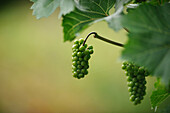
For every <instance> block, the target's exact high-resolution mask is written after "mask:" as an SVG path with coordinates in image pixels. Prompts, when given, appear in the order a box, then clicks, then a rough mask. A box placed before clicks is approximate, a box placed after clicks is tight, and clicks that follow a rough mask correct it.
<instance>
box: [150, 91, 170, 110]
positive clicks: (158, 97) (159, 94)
mask: <svg viewBox="0 0 170 113" xmlns="http://www.w3.org/2000/svg"><path fill="white" fill-rule="evenodd" d="M168 96H169V93H167V92H166V91H165V90H163V89H157V90H156V91H153V92H152V95H151V97H150V100H151V105H152V108H153V109H155V111H156V108H157V107H158V106H159V104H160V103H161V102H163V101H164V100H165V99H167V98H168Z"/></svg>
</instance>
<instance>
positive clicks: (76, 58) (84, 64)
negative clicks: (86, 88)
mask: <svg viewBox="0 0 170 113" xmlns="http://www.w3.org/2000/svg"><path fill="white" fill-rule="evenodd" d="M83 42H84V39H82V38H81V39H79V40H75V41H74V45H73V46H72V50H73V53H72V73H73V77H75V78H78V79H80V78H84V76H85V75H87V74H88V71H87V69H88V68H89V63H88V60H89V59H90V57H91V56H90V55H91V54H93V46H87V44H85V45H84V46H83Z"/></svg>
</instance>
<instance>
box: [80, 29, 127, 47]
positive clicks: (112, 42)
mask: <svg viewBox="0 0 170 113" xmlns="http://www.w3.org/2000/svg"><path fill="white" fill-rule="evenodd" d="M92 34H94V38H97V39H100V40H102V41H105V42H107V43H110V44H112V45H116V46H119V47H124V45H123V44H121V43H119V42H115V41H112V40H109V39H107V38H104V37H102V36H100V35H98V34H97V33H96V32H91V33H89V34H88V35H87V37H86V38H85V40H84V42H83V46H84V44H85V43H86V41H87V39H88V38H89V36H90V35H92Z"/></svg>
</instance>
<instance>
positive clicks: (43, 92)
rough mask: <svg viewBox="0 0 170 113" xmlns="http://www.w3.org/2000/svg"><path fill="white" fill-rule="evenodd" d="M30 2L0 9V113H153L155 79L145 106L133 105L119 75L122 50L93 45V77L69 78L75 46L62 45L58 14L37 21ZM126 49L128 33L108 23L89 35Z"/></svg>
mask: <svg viewBox="0 0 170 113" xmlns="http://www.w3.org/2000/svg"><path fill="white" fill-rule="evenodd" d="M31 5H32V3H31V2H29V1H26V0H25V1H24V0H21V1H18V2H16V1H15V2H14V1H12V2H10V1H8V0H7V1H6V2H4V3H3V4H1V5H0V7H1V8H0V89H1V91H0V112H1V113H144V112H145V113H152V112H153V111H152V110H151V106H150V100H149V96H150V95H151V92H152V90H153V89H154V88H153V82H154V81H155V78H151V77H148V78H147V82H148V84H147V95H146V96H145V98H144V100H143V101H142V104H141V105H138V106H134V105H133V104H132V103H131V102H130V101H129V99H128V98H129V94H128V91H127V85H126V76H125V74H124V72H123V70H121V65H122V61H121V60H120V55H121V51H122V50H123V49H122V48H120V47H116V46H112V45H110V44H107V43H105V42H102V41H100V40H98V39H92V38H91V39H89V40H88V44H91V45H93V46H94V50H95V53H94V54H93V56H92V58H91V59H90V69H89V74H88V75H87V76H86V77H85V78H84V79H81V80H77V79H74V78H73V77H72V74H71V65H72V64H71V57H72V56H71V54H72V51H71V46H72V44H73V42H65V43H64V42H63V31H62V29H63V28H62V27H61V22H62V19H58V13H59V9H57V10H56V11H55V12H54V13H53V14H52V15H51V16H50V17H48V18H42V19H40V20H36V18H35V16H32V10H31V9H30V7H31ZM91 31H96V32H98V33H99V34H100V35H102V36H105V37H108V38H110V39H112V40H116V41H119V42H122V43H125V42H126V40H127V36H126V32H125V31H124V30H122V31H120V32H114V31H113V30H111V29H109V28H108V25H107V23H106V22H99V23H97V24H94V25H92V26H91V27H89V28H88V29H87V30H85V31H84V32H83V33H82V34H81V35H80V36H79V37H78V38H80V37H83V38H85V37H86V36H87V34H88V33H90V32H91Z"/></svg>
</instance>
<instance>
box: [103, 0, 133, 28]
mask: <svg viewBox="0 0 170 113" xmlns="http://www.w3.org/2000/svg"><path fill="white" fill-rule="evenodd" d="M130 1H131V0H116V3H115V13H114V14H112V15H110V16H108V17H106V18H105V20H106V21H107V22H108V25H109V27H110V28H111V29H113V30H114V31H119V30H120V29H122V24H121V18H122V16H124V13H123V10H124V5H125V4H127V3H129V2H130Z"/></svg>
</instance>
